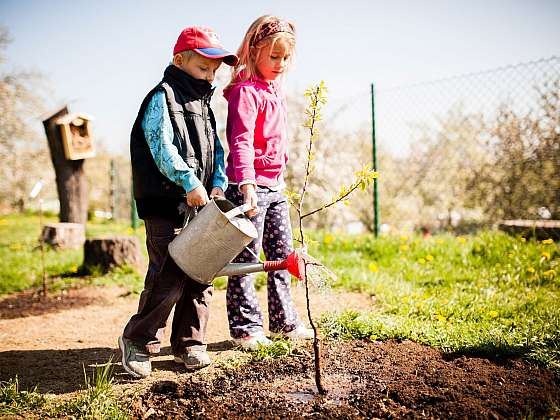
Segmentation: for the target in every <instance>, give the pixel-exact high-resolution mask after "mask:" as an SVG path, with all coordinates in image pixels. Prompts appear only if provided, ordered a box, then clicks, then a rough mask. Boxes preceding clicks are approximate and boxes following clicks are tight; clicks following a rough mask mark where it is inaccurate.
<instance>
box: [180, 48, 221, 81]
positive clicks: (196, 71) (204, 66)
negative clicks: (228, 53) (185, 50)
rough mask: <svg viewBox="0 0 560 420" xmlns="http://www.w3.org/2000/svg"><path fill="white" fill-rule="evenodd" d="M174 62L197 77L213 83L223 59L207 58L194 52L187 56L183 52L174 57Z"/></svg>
mask: <svg viewBox="0 0 560 420" xmlns="http://www.w3.org/2000/svg"><path fill="white" fill-rule="evenodd" d="M173 63H174V64H175V65H176V66H177V67H179V68H180V69H181V70H183V71H184V72H185V73H187V74H188V75H190V76H192V77H194V78H195V79H200V80H206V81H208V82H209V83H212V82H213V81H214V76H215V75H216V70H218V68H219V67H220V64H222V59H221V58H206V57H203V56H201V55H198V54H193V55H191V56H190V57H188V58H187V57H185V56H184V55H182V54H177V55H176V56H175V58H174V59H173Z"/></svg>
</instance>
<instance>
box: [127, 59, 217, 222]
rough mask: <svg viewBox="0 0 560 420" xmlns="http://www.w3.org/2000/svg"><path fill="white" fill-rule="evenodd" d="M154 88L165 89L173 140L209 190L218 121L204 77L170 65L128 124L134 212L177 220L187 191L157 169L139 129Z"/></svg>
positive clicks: (210, 91)
mask: <svg viewBox="0 0 560 420" xmlns="http://www.w3.org/2000/svg"><path fill="white" fill-rule="evenodd" d="M158 91H163V92H164V93H165V97H166V102H167V108H168V110H169V116H170V117H171V123H172V125H173V144H174V145H175V147H177V150H178V152H179V155H180V156H181V158H183V160H184V161H185V162H186V163H187V165H189V166H190V167H191V168H193V170H194V173H195V175H196V177H197V178H198V179H199V180H200V181H201V182H202V184H203V186H204V187H205V188H206V190H207V192H208V193H210V190H211V189H212V178H213V174H214V139H215V136H216V134H215V132H216V122H215V120H214V116H213V114H212V110H211V109H210V98H211V97H212V93H213V92H214V89H213V88H212V86H211V85H210V83H208V82H207V81H206V80H198V79H195V78H193V77H191V76H189V75H188V74H187V73H185V72H184V71H183V70H181V69H179V68H177V67H175V66H173V65H170V66H168V67H167V68H166V69H165V72H164V76H163V80H162V81H161V82H160V83H159V84H158V85H157V86H156V87H155V88H153V89H152V90H151V91H150V92H149V93H148V94H147V95H146V97H145V98H144V101H143V102H142V105H141V106H140V111H139V112H138V116H137V117H136V121H135V122H134V126H133V127H132V133H131V136H130V156H131V163H132V181H133V189H134V198H135V199H136V204H137V208H138V215H139V216H140V217H141V218H142V219H145V218H146V217H150V216H161V217H167V218H173V219H176V218H180V217H181V216H180V215H179V212H178V206H179V204H180V203H182V202H185V197H186V192H185V190H184V188H183V187H182V186H179V185H177V184H175V183H174V182H172V181H171V180H169V179H168V178H166V177H165V176H164V175H163V174H162V173H161V172H160V171H159V169H158V167H157V166H156V164H155V162H154V159H153V157H152V154H151V152H150V148H149V146H148V143H147V142H146V138H145V135H144V130H143V129H142V120H143V119H144V114H145V112H146V108H147V107H148V104H149V103H150V100H151V99H152V96H153V95H154V94H155V93H156V92H158Z"/></svg>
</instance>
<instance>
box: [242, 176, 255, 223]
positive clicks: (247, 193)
mask: <svg viewBox="0 0 560 420" xmlns="http://www.w3.org/2000/svg"><path fill="white" fill-rule="evenodd" d="M241 192H242V193H243V204H245V203H250V204H251V207H252V209H251V210H249V211H248V212H247V213H245V214H246V215H247V217H253V216H254V215H256V214H258V213H259V208H258V207H257V192H256V191H255V186H254V185H253V184H244V185H242V186H241Z"/></svg>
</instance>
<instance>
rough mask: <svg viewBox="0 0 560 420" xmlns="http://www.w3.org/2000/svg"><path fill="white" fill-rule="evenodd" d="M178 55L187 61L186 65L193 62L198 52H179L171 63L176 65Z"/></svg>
mask: <svg viewBox="0 0 560 420" xmlns="http://www.w3.org/2000/svg"><path fill="white" fill-rule="evenodd" d="M178 55H180V56H181V57H182V58H183V60H185V63H188V62H189V61H190V60H191V58H192V57H193V56H195V55H196V52H194V51H193V50H185V51H181V52H178V53H177V54H175V55H174V56H173V58H172V59H171V62H172V63H173V64H175V60H176V59H177V56H178Z"/></svg>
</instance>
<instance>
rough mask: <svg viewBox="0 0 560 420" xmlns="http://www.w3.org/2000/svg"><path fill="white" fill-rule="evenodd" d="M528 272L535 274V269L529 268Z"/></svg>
mask: <svg viewBox="0 0 560 420" xmlns="http://www.w3.org/2000/svg"><path fill="white" fill-rule="evenodd" d="M527 271H528V272H529V273H534V272H535V269H534V268H533V267H527Z"/></svg>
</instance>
